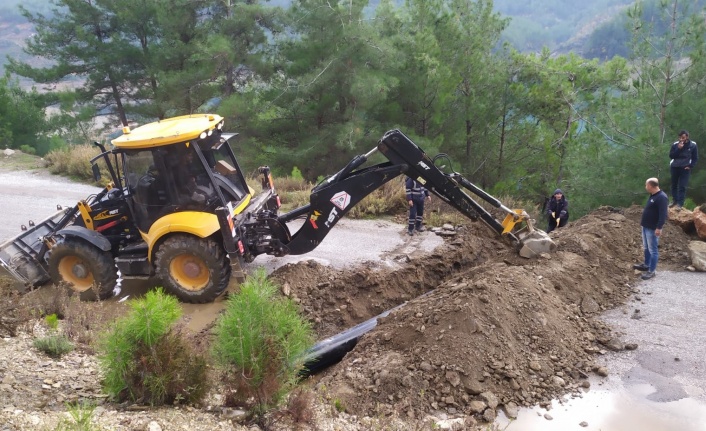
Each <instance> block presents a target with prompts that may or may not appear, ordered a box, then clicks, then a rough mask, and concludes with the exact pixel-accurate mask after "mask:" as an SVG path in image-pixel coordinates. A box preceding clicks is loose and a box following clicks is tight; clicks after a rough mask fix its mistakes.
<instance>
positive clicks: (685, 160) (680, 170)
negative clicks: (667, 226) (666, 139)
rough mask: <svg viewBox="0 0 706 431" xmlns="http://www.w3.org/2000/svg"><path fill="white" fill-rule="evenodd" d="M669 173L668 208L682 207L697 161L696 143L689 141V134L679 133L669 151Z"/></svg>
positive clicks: (685, 132) (683, 131) (684, 131)
mask: <svg viewBox="0 0 706 431" xmlns="http://www.w3.org/2000/svg"><path fill="white" fill-rule="evenodd" d="M669 158H670V159H672V160H671V161H670V162H669V171H670V173H671V174H672V203H671V204H670V205H669V206H670V207H673V206H676V207H677V208H681V207H683V206H684V200H685V199H686V187H687V186H688V185H689V177H690V176H691V170H692V169H694V166H695V165H696V161H697V160H699V150H698V148H697V147H696V142H694V141H692V140H690V139H689V132H687V131H686V130H682V131H681V132H679V140H678V141H677V142H675V143H673V144H672V147H671V148H670V149H669Z"/></svg>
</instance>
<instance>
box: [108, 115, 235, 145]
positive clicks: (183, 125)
mask: <svg viewBox="0 0 706 431" xmlns="http://www.w3.org/2000/svg"><path fill="white" fill-rule="evenodd" d="M222 120H223V117H221V116H220V115H215V114H194V115H182V116H180V117H173V118H167V119H164V120H160V121H155V122H154V123H149V124H145V125H144V126H140V127H138V128H136V129H135V130H132V131H131V130H129V129H127V128H126V129H125V130H124V134H123V135H122V136H120V137H119V138H115V139H113V141H112V142H113V145H115V146H116V147H118V148H135V149H137V148H151V147H157V146H160V145H170V144H176V143H179V142H185V141H190V140H192V139H196V138H198V137H199V135H200V134H201V132H204V131H208V130H213V129H214V128H215V127H216V125H217V124H218V123H220V122H221V121H222Z"/></svg>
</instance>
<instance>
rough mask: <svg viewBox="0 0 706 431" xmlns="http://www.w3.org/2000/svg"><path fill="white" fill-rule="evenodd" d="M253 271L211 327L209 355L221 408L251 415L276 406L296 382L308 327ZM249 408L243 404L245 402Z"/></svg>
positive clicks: (260, 273) (309, 343)
mask: <svg viewBox="0 0 706 431" xmlns="http://www.w3.org/2000/svg"><path fill="white" fill-rule="evenodd" d="M277 288H278V287H277V286H276V285H275V284H274V283H272V282H271V281H270V280H268V279H267V277H266V274H265V271H264V270H263V269H258V270H257V271H255V273H254V274H253V275H252V276H250V277H249V278H248V280H247V281H246V282H245V283H243V284H242V285H241V286H240V292H239V293H238V294H236V295H233V296H231V297H230V298H228V302H227V304H226V310H225V313H224V314H223V315H222V316H221V317H220V318H219V320H218V321H217V323H216V328H215V334H216V337H215V341H214V347H213V355H214V357H215V358H216V360H217V362H218V364H219V366H220V367H221V369H222V371H223V377H224V378H223V381H224V382H225V385H226V403H227V404H229V405H245V406H249V407H252V408H253V409H254V410H255V411H256V412H262V411H264V410H265V409H266V408H268V407H271V406H273V405H276V404H277V402H278V401H280V400H281V398H282V396H283V395H285V394H286V393H287V391H289V390H290V389H291V388H292V387H293V386H294V384H295V383H296V380H297V376H298V374H299V372H300V371H301V369H302V366H303V363H302V358H303V355H304V353H305V352H306V351H307V350H308V349H309V348H310V347H311V346H312V341H313V335H312V330H311V326H310V325H309V324H308V322H306V321H305V320H303V319H302V318H301V317H300V316H299V314H298V311H297V309H296V307H295V305H294V303H293V302H292V301H291V300H289V299H288V298H283V297H276V292H277ZM251 399H252V400H254V404H253V405H248V404H249V400H251Z"/></svg>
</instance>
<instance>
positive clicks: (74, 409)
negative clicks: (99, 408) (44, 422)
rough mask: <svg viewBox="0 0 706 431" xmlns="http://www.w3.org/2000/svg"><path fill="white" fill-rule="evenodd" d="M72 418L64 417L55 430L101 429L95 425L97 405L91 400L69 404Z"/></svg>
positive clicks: (96, 430)
mask: <svg viewBox="0 0 706 431" xmlns="http://www.w3.org/2000/svg"><path fill="white" fill-rule="evenodd" d="M67 407H68V409H69V412H68V413H69V416H70V417H71V419H68V418H62V419H61V421H59V423H58V424H57V426H56V428H54V431H99V430H100V429H101V428H100V427H98V426H96V425H93V423H92V422H93V412H94V411H95V409H96V405H95V404H93V403H91V402H86V403H83V402H82V403H74V404H68V405H67Z"/></svg>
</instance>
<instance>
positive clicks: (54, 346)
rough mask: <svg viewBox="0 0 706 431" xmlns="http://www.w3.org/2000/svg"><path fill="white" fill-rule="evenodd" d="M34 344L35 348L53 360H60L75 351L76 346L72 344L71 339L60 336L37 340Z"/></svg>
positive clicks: (54, 335) (55, 335)
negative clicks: (64, 355)
mask: <svg viewBox="0 0 706 431" xmlns="http://www.w3.org/2000/svg"><path fill="white" fill-rule="evenodd" d="M33 344H34V347H35V348H37V349H39V350H41V351H42V352H44V353H46V354H47V355H49V356H51V357H52V358H60V357H61V356H62V355H63V354H65V353H69V352H70V351H72V350H73V349H74V345H73V344H71V342H70V341H69V339H68V338H66V337H65V336H63V335H60V334H53V335H49V336H47V337H41V338H36V339H35V340H34V343H33Z"/></svg>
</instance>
